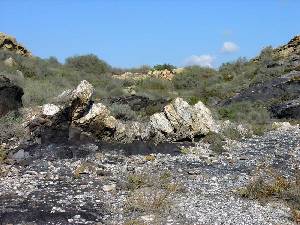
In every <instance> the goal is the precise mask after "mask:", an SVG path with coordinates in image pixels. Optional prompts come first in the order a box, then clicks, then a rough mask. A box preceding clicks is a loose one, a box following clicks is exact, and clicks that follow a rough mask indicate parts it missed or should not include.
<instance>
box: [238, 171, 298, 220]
mask: <svg viewBox="0 0 300 225" xmlns="http://www.w3.org/2000/svg"><path fill="white" fill-rule="evenodd" d="M263 172H265V173H266V175H265V176H262V175H258V176H255V178H254V180H252V181H251V182H250V183H249V184H247V185H246V186H245V187H243V188H240V189H238V190H237V193H238V194H239V195H240V196H241V197H244V198H250V199H256V200H259V201H268V200H270V199H280V200H282V201H285V202H286V203H287V204H288V206H289V207H290V208H291V211H292V213H293V217H294V219H295V222H299V220H300V172H299V170H296V171H295V173H294V176H292V177H290V178H289V179H287V178H285V177H283V176H282V175H281V174H280V173H278V172H277V171H274V170H270V169H267V170H265V171H263Z"/></svg>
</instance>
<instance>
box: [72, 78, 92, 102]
mask: <svg viewBox="0 0 300 225" xmlns="http://www.w3.org/2000/svg"><path fill="white" fill-rule="evenodd" d="M93 93H94V87H93V85H91V84H90V83H89V82H88V81H86V80H83V81H81V82H80V84H79V85H78V86H77V87H76V88H75V89H74V90H73V91H72V98H73V99H75V98H79V99H80V100H81V101H82V102H85V103H86V102H88V101H90V100H91V98H92V95H93Z"/></svg>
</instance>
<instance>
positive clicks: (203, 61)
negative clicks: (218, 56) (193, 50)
mask: <svg viewBox="0 0 300 225" xmlns="http://www.w3.org/2000/svg"><path fill="white" fill-rule="evenodd" d="M213 61H214V57H212V56H211V55H192V56H190V57H188V58H187V59H186V60H185V65H187V66H193V65H197V66H203V67H212V64H213Z"/></svg>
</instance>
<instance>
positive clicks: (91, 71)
mask: <svg viewBox="0 0 300 225" xmlns="http://www.w3.org/2000/svg"><path fill="white" fill-rule="evenodd" d="M9 57H12V58H13V59H14V60H15V62H16V63H15V64H14V65H13V66H8V65H6V64H5V63H4V61H3V60H4V59H7V58H9ZM258 59H259V60H258ZM278 60H279V59H278V58H276V57H274V55H273V54H272V48H271V47H267V48H265V49H264V50H263V51H262V52H261V54H260V55H259V57H258V58H257V59H255V60H247V59H245V58H240V59H238V60H236V61H234V62H230V63H225V64H223V65H221V66H220V68H219V69H212V68H203V67H199V66H190V67H186V68H184V70H183V71H182V72H181V73H177V74H175V76H174V78H173V79H172V81H168V80H164V79H159V78H151V77H149V78H146V79H140V80H133V79H132V80H131V79H127V80H121V79H116V78H113V77H112V76H111V75H112V74H120V73H123V72H125V71H131V72H133V73H135V72H137V73H147V72H148V71H149V70H151V69H153V70H165V69H167V70H173V69H175V68H176V67H175V66H173V65H170V64H162V65H156V66H154V67H153V68H151V67H149V66H141V67H140V68H131V69H127V70H125V69H118V68H113V67H112V66H110V65H109V64H108V63H106V62H105V61H103V60H101V59H99V58H98V57H97V56H95V55H92V54H91V55H82V56H73V57H70V58H67V59H66V62H65V63H64V64H63V63H60V62H59V61H58V60H57V59H56V58H55V57H50V58H48V59H41V58H39V57H30V58H28V57H23V56H20V55H16V54H14V53H12V52H7V51H0V70H1V74H4V75H6V76H8V77H9V78H11V79H12V80H13V81H14V82H16V83H17V84H19V85H20V86H21V87H23V89H24V93H25V95H24V97H23V103H24V106H25V107H26V106H33V105H41V104H44V103H46V102H49V101H51V99H53V97H55V96H57V94H58V93H60V92H62V91H63V90H66V89H70V88H72V87H74V86H75V85H77V84H78V83H79V82H80V81H81V80H83V79H86V80H88V81H89V82H90V83H92V85H93V86H94V87H95V94H96V96H95V99H101V98H109V97H112V96H124V95H130V94H132V93H135V94H136V95H141V96H146V97H149V98H150V99H161V98H168V99H173V98H175V97H178V96H180V97H183V98H184V99H186V100H187V101H188V102H189V103H191V104H195V103H196V102H198V101H199V100H201V101H203V102H204V103H205V104H206V105H208V106H211V108H214V109H216V110H215V111H216V116H217V117H219V118H221V119H229V120H233V121H238V122H247V123H252V124H253V127H254V130H257V133H261V132H262V131H263V130H265V129H266V127H267V126H266V125H267V124H268V123H269V120H270V117H269V114H268V111H267V107H268V105H267V104H266V103H265V102H254V103H248V102H244V103H238V104H237V103H234V104H231V105H228V106H225V107H220V106H218V105H220V104H218V103H220V102H222V101H224V100H225V99H228V98H229V97H231V96H233V95H234V94H235V93H237V92H239V91H241V90H242V89H244V88H247V87H249V86H250V85H253V84H255V83H258V82H263V81H265V80H268V79H272V78H274V77H278V76H281V75H282V74H283V73H284V72H287V71H289V70H291V68H290V67H289V66H286V65H285V64H279V63H278ZM128 90H130V91H128ZM212 106H213V107H212ZM111 108H112V111H113V113H114V114H115V115H116V116H117V117H119V118H122V119H125V120H130V119H134V118H135V117H137V116H138V115H139V116H141V115H142V116H146V117H147V116H149V115H151V113H153V112H156V111H157V110H159V109H157V108H155V107H153V106H151V107H150V108H149V109H147V112H146V111H142V112H134V111H132V110H131V109H129V108H128V107H127V108H126V107H124V105H117V104H114V105H113V106H112V107H111Z"/></svg>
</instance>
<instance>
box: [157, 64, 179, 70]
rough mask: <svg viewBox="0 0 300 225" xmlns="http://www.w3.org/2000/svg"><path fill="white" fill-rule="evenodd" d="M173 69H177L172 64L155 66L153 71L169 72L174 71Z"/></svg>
mask: <svg viewBox="0 0 300 225" xmlns="http://www.w3.org/2000/svg"><path fill="white" fill-rule="evenodd" d="M173 69H176V66H173V65H171V64H166V63H165V64H158V65H155V66H153V70H169V71H172V70H173Z"/></svg>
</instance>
